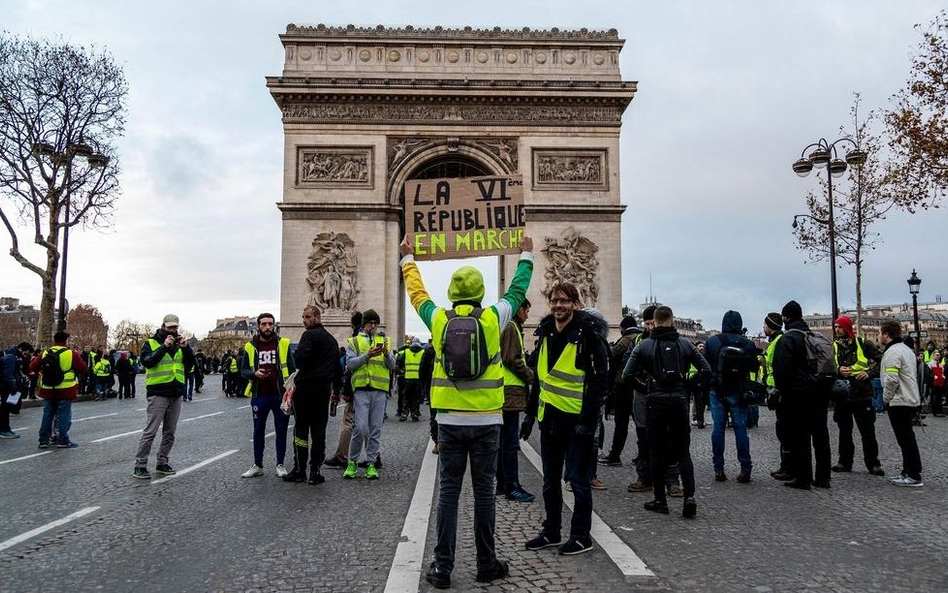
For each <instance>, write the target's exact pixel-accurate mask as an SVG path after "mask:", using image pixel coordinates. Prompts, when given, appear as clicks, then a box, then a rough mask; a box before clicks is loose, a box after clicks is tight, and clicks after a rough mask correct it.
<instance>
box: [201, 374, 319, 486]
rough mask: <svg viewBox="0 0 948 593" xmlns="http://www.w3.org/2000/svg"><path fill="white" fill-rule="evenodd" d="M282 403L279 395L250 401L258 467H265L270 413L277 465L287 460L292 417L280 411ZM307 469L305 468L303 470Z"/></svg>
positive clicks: (255, 459) (255, 461) (259, 397)
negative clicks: (287, 431)
mask: <svg viewBox="0 0 948 593" xmlns="http://www.w3.org/2000/svg"><path fill="white" fill-rule="evenodd" d="M193 376H194V375H192V377H193ZM282 402H283V398H282V397H280V395H279V394H275V395H258V396H256V397H254V398H251V400H250V409H251V410H252V412H253V462H254V463H255V464H256V465H257V467H263V447H264V443H265V442H266V435H267V416H269V415H270V412H273V429H274V430H275V431H276V462H277V465H282V464H283V460H284V459H285V458H286V430H287V427H288V426H289V423H290V417H289V416H287V415H286V414H284V413H283V410H281V409H280V404H281V403H282ZM305 469H306V468H305V467H304V468H303V470H304V471H305Z"/></svg>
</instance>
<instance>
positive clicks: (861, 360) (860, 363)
mask: <svg viewBox="0 0 948 593" xmlns="http://www.w3.org/2000/svg"><path fill="white" fill-rule="evenodd" d="M853 341H854V342H856V363H855V364H853V365H852V366H851V367H849V368H850V369H851V370H852V371H853V372H855V373H861V372H862V371H868V370H869V359H868V358H866V355H865V353H864V352H863V351H862V344H861V343H860V341H859V338H855V339H854V340H853ZM833 354H834V355H835V356H836V366H841V365H840V364H839V348H838V347H837V346H836V342H833Z"/></svg>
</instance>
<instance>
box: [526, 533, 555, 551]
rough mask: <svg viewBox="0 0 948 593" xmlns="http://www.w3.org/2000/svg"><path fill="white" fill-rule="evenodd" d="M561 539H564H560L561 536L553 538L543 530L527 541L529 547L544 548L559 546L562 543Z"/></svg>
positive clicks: (533, 548) (530, 548)
mask: <svg viewBox="0 0 948 593" xmlns="http://www.w3.org/2000/svg"><path fill="white" fill-rule="evenodd" d="M561 541H562V540H561V539H560V536H556V537H555V538H553V537H550V536H549V535H547V534H546V532H545V531H541V532H540V535H538V536H536V537H535V538H533V539H531V540H530V541H528V542H527V549H528V550H542V549H543V548H549V547H550V546H558V545H560V542H561Z"/></svg>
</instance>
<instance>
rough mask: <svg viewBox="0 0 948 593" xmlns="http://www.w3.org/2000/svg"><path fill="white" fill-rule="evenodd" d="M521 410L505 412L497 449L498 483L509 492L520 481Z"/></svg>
mask: <svg viewBox="0 0 948 593" xmlns="http://www.w3.org/2000/svg"><path fill="white" fill-rule="evenodd" d="M519 453H520V412H507V411H505V412H504V425H503V427H501V429H500V448H499V449H498V451H497V485H498V486H502V487H503V489H504V492H505V493H507V494H509V493H510V492H511V491H512V490H513V489H514V488H515V487H516V486H517V484H519V483H520V459H519V458H518V455H519Z"/></svg>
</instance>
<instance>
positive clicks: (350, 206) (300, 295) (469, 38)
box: [267, 25, 636, 340]
mask: <svg viewBox="0 0 948 593" xmlns="http://www.w3.org/2000/svg"><path fill="white" fill-rule="evenodd" d="M280 40H281V41H282V43H283V47H284V50H285V62H284V66H283V73H282V75H281V76H274V77H268V78H267V87H268V88H269V89H270V93H271V94H272V95H273V98H274V100H275V101H276V103H277V105H278V106H279V108H280V110H281V112H282V118H283V130H284V170H283V201H282V202H281V203H280V204H279V208H280V211H281V212H282V214H283V254H282V255H283V261H282V287H281V296H280V310H281V312H282V315H281V316H282V317H283V322H282V324H281V326H282V328H283V329H282V332H283V334H284V335H285V336H287V337H290V338H292V339H294V340H295V339H298V338H299V335H300V333H301V332H302V325H301V324H300V318H299V312H300V311H301V309H302V307H303V306H304V305H305V304H307V303H310V302H313V303H317V304H319V305H320V306H321V307H322V308H323V309H324V313H323V323H324V325H326V327H327V328H328V329H329V330H330V331H332V332H333V333H334V334H335V335H336V336H337V338H342V337H344V336H346V335H347V334H348V329H349V316H350V312H351V311H354V310H357V309H367V308H374V309H376V310H377V311H378V312H379V314H380V315H381V317H382V320H383V324H384V325H385V326H386V331H387V332H388V333H389V334H390V335H393V336H397V337H401V336H402V335H403V334H404V327H405V320H404V316H403V310H404V302H405V292H404V288H403V286H402V284H401V276H400V272H399V269H398V266H397V261H398V253H397V249H396V246H397V244H398V243H399V241H400V240H401V235H402V232H403V231H402V224H403V223H402V220H403V207H402V203H403V184H404V183H405V181H406V180H408V179H418V178H435V177H466V176H473V175H489V174H509V173H521V174H522V175H523V180H524V201H525V207H526V218H527V232H528V233H529V234H530V235H531V236H533V238H534V242H535V249H536V267H535V270H534V277H533V278H534V279H533V283H532V285H531V287H530V292H529V294H528V297H529V298H530V300H531V301H533V302H534V303H535V304H536V307H535V309H536V311H535V313H534V315H533V316H532V317H531V320H530V321H531V322H534V323H535V322H536V321H538V320H539V319H540V318H541V316H542V314H544V313H545V311H546V306H545V304H544V303H545V297H544V296H543V291H544V289H545V287H547V286H548V285H549V283H550V282H551V281H552V280H554V279H557V278H563V279H569V280H572V281H574V282H575V283H576V284H577V285H579V286H580V287H581V289H582V292H583V297H584V300H585V301H586V302H585V304H586V305H587V306H596V307H598V308H599V309H600V310H602V311H603V313H604V314H605V315H606V318H607V319H608V321H609V322H610V325H612V326H613V327H616V326H617V324H618V322H619V318H620V316H621V309H622V299H621V297H622V290H621V287H622V278H621V258H622V254H621V241H620V220H621V217H622V213H623V211H624V210H625V206H624V205H622V204H621V203H620V200H619V132H620V126H621V123H622V114H623V112H624V111H625V109H626V107H627V106H628V105H629V102H630V101H631V100H632V97H633V95H634V94H635V90H636V83H634V82H624V81H623V80H622V78H621V75H620V72H619V52H620V51H621V49H622V45H623V43H624V40H622V39H620V38H619V36H618V32H617V31H616V30H614V29H613V30H610V31H588V30H586V29H582V30H578V31H562V30H559V29H551V30H545V31H536V30H530V29H522V30H502V29H500V28H499V27H498V28H494V29H489V30H477V29H471V28H470V27H465V28H464V29H445V28H441V27H436V28H434V29H418V28H413V27H406V28H404V29H391V28H385V27H382V26H379V27H375V28H359V27H354V26H351V25H350V26H348V27H328V26H324V25H318V26H313V27H308V26H296V25H289V26H287V29H286V33H285V34H283V35H280ZM505 260H506V261H505ZM499 262H500V263H499V265H498V268H499V269H498V280H499V283H500V285H501V290H500V291H499V293H500V294H502V293H503V286H504V285H505V281H506V279H507V278H510V277H511V275H512V273H513V269H514V266H515V265H516V261H515V260H514V258H512V257H510V258H499ZM432 296H433V298H435V300H436V301H437V302H443V301H445V300H446V297H445V296H444V295H432ZM528 325H530V324H528Z"/></svg>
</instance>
